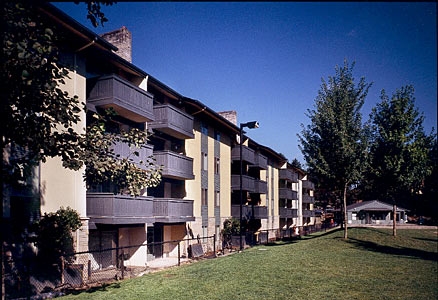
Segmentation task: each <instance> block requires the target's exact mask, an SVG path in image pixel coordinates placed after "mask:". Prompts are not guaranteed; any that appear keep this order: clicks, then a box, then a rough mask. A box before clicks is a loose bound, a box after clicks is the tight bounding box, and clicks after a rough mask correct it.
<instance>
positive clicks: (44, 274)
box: [3, 235, 216, 299]
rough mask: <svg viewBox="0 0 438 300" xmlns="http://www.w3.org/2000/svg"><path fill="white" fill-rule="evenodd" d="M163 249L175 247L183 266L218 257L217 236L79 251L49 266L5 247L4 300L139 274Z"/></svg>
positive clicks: (56, 293)
mask: <svg viewBox="0 0 438 300" xmlns="http://www.w3.org/2000/svg"><path fill="white" fill-rule="evenodd" d="M163 248H168V249H175V255H174V256H173V257H172V259H173V260H174V261H175V265H180V263H181V260H183V259H185V260H187V259H192V258H201V257H206V256H208V257H211V256H215V254H216V251H215V250H214V249H216V236H215V235H213V236H209V237H202V238H201V237H199V238H194V239H184V240H175V241H165V242H155V243H147V244H142V245H133V246H128V247H117V248H109V249H99V250H90V251H85V252H77V253H73V254H71V255H67V256H64V257H61V258H60V259H59V262H58V263H57V264H53V265H49V266H47V265H44V264H42V263H41V262H40V261H38V258H37V257H36V256H35V255H31V254H27V255H26V254H24V252H23V251H11V250H8V249H6V250H5V251H3V268H4V269H3V280H4V287H5V299H23V298H24V299H45V298H52V297H55V296H59V295H62V294H63V293H64V292H65V291H66V290H69V289H77V288H90V287H93V286H100V285H102V284H103V283H110V282H112V281H115V280H121V279H125V278H131V277H137V276H139V275H141V274H144V273H147V272H149V271H150V267H149V266H148V263H149V262H150V263H152V262H154V261H158V260H160V259H163V257H162V256H161V257H154V256H153V255H151V253H153V252H155V253H161V254H162V253H163ZM134 255H135V256H136V257H137V258H138V257H142V259H141V260H142V261H143V262H145V263H143V264H142V265H141V264H136V263H135V261H134V257H133V256H134ZM172 263H173V262H172Z"/></svg>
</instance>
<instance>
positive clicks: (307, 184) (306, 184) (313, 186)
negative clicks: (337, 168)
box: [302, 180, 315, 190]
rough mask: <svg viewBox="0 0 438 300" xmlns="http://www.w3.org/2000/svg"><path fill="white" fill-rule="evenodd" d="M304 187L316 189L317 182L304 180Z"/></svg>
mask: <svg viewBox="0 0 438 300" xmlns="http://www.w3.org/2000/svg"><path fill="white" fill-rule="evenodd" d="M302 183H303V189H308V190H314V189H315V184H314V183H313V182H311V181H309V180H303V181H302Z"/></svg>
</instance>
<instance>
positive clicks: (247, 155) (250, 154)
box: [231, 145, 255, 164]
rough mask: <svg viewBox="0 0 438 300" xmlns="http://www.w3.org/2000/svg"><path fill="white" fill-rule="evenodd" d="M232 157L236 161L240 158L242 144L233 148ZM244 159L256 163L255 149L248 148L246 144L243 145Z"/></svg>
mask: <svg viewBox="0 0 438 300" xmlns="http://www.w3.org/2000/svg"><path fill="white" fill-rule="evenodd" d="M231 159H232V160H234V161H239V160H240V146H239V145H236V146H235V147H233V148H232V149H231ZM242 161H245V162H247V163H249V164H254V162H255V158H254V150H252V149H250V148H248V147H247V146H245V145H242Z"/></svg>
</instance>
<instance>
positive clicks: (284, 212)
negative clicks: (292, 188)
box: [279, 207, 298, 218]
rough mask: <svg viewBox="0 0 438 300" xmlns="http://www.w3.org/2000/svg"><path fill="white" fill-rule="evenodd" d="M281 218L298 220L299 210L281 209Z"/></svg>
mask: <svg viewBox="0 0 438 300" xmlns="http://www.w3.org/2000/svg"><path fill="white" fill-rule="evenodd" d="M279 210H280V218H296V217H298V210H297V209H296V208H287V207H280V208H279Z"/></svg>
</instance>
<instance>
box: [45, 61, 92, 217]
mask: <svg viewBox="0 0 438 300" xmlns="http://www.w3.org/2000/svg"><path fill="white" fill-rule="evenodd" d="M74 56H75V55H72V56H71V59H72V60H73V63H74V64H75V65H77V66H78V67H77V70H75V71H71V72H70V74H69V77H70V79H65V85H63V89H64V90H65V91H67V92H68V94H69V95H70V96H73V95H77V96H78V97H79V101H80V102H85V98H86V79H85V77H84V75H82V74H84V73H85V62H84V60H83V59H81V58H80V57H78V56H77V55H76V59H75V58H74ZM80 117H81V122H79V123H78V124H77V125H76V126H74V129H75V130H76V131H78V132H84V128H85V125H86V123H85V118H86V116H85V112H81V116H80ZM84 170H85V169H84V168H82V169H81V170H80V171H72V170H68V169H66V168H64V167H63V166H62V162H61V159H60V158H51V159H48V160H47V162H46V163H42V164H41V174H40V175H41V177H40V184H41V194H42V195H41V211H42V213H44V212H53V211H56V210H58V209H59V208H60V207H61V206H63V207H67V206H70V207H71V208H73V209H75V210H77V211H78V212H79V214H80V216H81V217H83V218H85V217H86V197H85V195H86V187H85V183H84V180H83V172H84Z"/></svg>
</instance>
